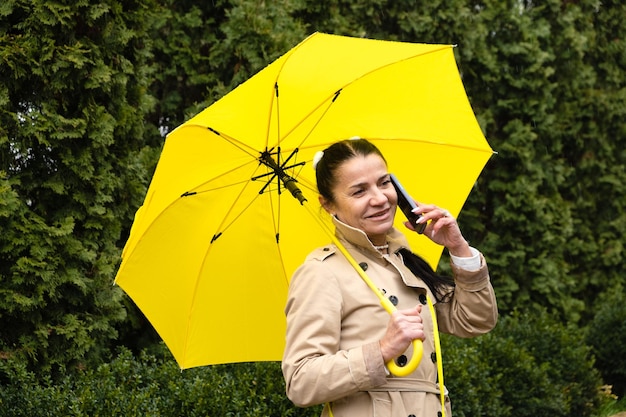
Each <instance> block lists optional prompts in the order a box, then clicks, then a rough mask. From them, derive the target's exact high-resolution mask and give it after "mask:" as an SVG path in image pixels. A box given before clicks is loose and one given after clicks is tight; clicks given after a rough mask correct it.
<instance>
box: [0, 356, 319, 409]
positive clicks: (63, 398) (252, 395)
mask: <svg viewBox="0 0 626 417" xmlns="http://www.w3.org/2000/svg"><path fill="white" fill-rule="evenodd" d="M0 366H1V368H0V374H1V375H2V378H3V379H4V381H3V383H2V385H0V416H7V417H8V416H11V417H22V416H23V417H40V416H41V417H43V416H46V417H57V416H58V417H70V416H71V417H105V416H111V417H113V416H150V417H156V416H186V417H199V416H216V417H217V416H250V417H258V416H277V417H278V416H302V417H308V416H317V415H319V411H320V410H319V409H317V408H310V409H301V408H296V407H295V406H293V405H292V404H291V402H290V401H289V400H288V399H287V397H286V396H285V394H284V392H285V389H284V382H283V378H282V374H281V372H280V365H279V364H278V363H275V362H272V363H245V364H231V365H218V366H210V367H204V368H197V369H189V370H185V371H182V372H181V371H180V369H179V368H178V367H177V365H176V364H175V362H174V361H173V360H172V359H171V358H167V357H162V356H161V355H159V356H158V357H157V356H154V355H148V354H145V353H144V354H141V355H140V356H139V357H138V358H136V357H134V356H133V355H132V354H131V353H130V352H129V351H128V350H123V351H122V352H121V353H120V354H119V355H118V357H117V358H116V359H114V360H113V361H112V362H111V363H110V364H104V365H101V366H99V367H98V368H97V369H95V370H86V371H82V372H79V373H77V374H76V375H68V376H67V377H65V378H62V380H61V381H59V382H57V383H55V384H53V383H51V382H50V381H38V380H36V378H35V377H34V375H33V374H32V373H30V372H28V371H26V370H25V368H24V367H21V366H19V365H16V364H11V363H10V362H7V361H0ZM9 376H11V377H10V380H8V377H9Z"/></svg>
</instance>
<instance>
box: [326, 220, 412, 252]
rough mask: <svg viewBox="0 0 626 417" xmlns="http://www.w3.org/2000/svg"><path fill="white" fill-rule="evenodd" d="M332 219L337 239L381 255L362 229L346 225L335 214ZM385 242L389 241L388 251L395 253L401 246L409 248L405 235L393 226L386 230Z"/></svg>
mask: <svg viewBox="0 0 626 417" xmlns="http://www.w3.org/2000/svg"><path fill="white" fill-rule="evenodd" d="M332 220H333V224H334V225H335V234H336V235H337V237H338V238H339V240H343V241H346V242H348V243H350V244H351V245H354V246H358V247H360V248H362V249H364V250H365V251H367V252H372V253H375V254H377V255H378V256H382V255H380V252H378V251H377V250H376V248H374V244H373V243H372V242H371V241H370V240H369V238H368V237H367V235H366V234H365V232H364V231H362V230H361V229H357V228H355V227H352V226H349V225H347V224H346V223H344V222H342V221H341V220H339V219H338V218H337V217H335V216H332ZM387 242H388V243H389V253H395V252H397V251H398V250H400V249H402V248H407V249H408V248H409V243H408V241H407V240H406V237H405V236H404V235H403V234H402V233H401V232H400V231H399V230H398V229H396V228H395V227H392V228H391V229H390V230H389V232H387Z"/></svg>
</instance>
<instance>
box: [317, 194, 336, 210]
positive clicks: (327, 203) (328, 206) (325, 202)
mask: <svg viewBox="0 0 626 417" xmlns="http://www.w3.org/2000/svg"><path fill="white" fill-rule="evenodd" d="M318 199H319V202H320V205H321V206H322V207H324V210H326V212H327V213H329V214H334V210H333V204H332V203H331V202H330V201H328V200H327V199H325V198H324V197H323V196H321V195H320V196H318Z"/></svg>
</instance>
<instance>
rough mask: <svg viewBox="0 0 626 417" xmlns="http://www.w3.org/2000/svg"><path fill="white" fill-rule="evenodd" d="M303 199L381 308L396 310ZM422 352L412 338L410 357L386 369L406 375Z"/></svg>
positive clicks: (418, 342) (393, 362)
mask: <svg viewBox="0 0 626 417" xmlns="http://www.w3.org/2000/svg"><path fill="white" fill-rule="evenodd" d="M294 196H295V195H294ZM305 201H307V200H306V199H304V198H303V199H302V200H301V201H300V204H301V205H303V206H304V207H306V209H307V210H308V212H309V214H310V215H311V216H312V217H313V218H314V219H315V220H316V221H317V222H318V223H319V224H320V226H322V229H324V231H325V232H326V234H327V235H328V236H329V237H330V239H331V240H332V242H333V243H334V244H335V246H337V249H339V251H340V252H341V253H342V254H343V255H344V256H345V257H346V259H347V260H348V262H349V263H350V265H352V267H353V268H354V270H355V271H356V272H357V273H358V274H359V276H360V277H361V279H363V282H365V283H366V284H367V286H368V287H370V289H371V290H372V291H373V292H374V294H376V296H378V299H379V300H380V303H381V304H382V306H383V308H384V309H385V310H386V311H387V312H388V313H389V314H392V313H393V312H394V311H396V306H394V305H393V304H392V303H391V301H389V299H387V298H386V297H385V296H384V294H383V293H382V292H381V291H380V290H379V289H378V288H377V287H376V285H374V283H373V282H372V280H370V278H369V277H368V276H367V274H366V273H365V271H363V268H361V266H360V265H359V264H358V263H357V261H356V260H355V259H354V257H352V255H351V254H350V253H349V252H348V250H347V249H346V248H345V247H344V246H343V245H342V244H341V242H340V241H339V239H337V237H336V236H335V233H333V231H332V230H331V229H330V227H329V226H328V224H326V223H325V222H324V221H323V220H322V219H320V218H319V217H318V216H317V215H316V214H315V213H314V212H313V210H312V209H311V207H309V205H308V204H304V202H305ZM423 353H424V347H423V344H422V341H421V340H419V339H416V340H413V356H412V357H411V359H410V360H409V361H408V362H407V363H406V364H405V365H404V366H400V365H398V364H397V363H396V362H395V361H394V360H391V361H389V363H387V369H389V372H391V373H392V374H393V375H395V376H407V375H409V374H411V373H413V371H415V370H416V369H417V367H418V366H419V364H420V362H421V360H422V354H423Z"/></svg>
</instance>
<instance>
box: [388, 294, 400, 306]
mask: <svg viewBox="0 0 626 417" xmlns="http://www.w3.org/2000/svg"><path fill="white" fill-rule="evenodd" d="M389 301H391V304H393V305H394V306H397V305H398V297H396V296H395V295H390V296H389Z"/></svg>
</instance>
